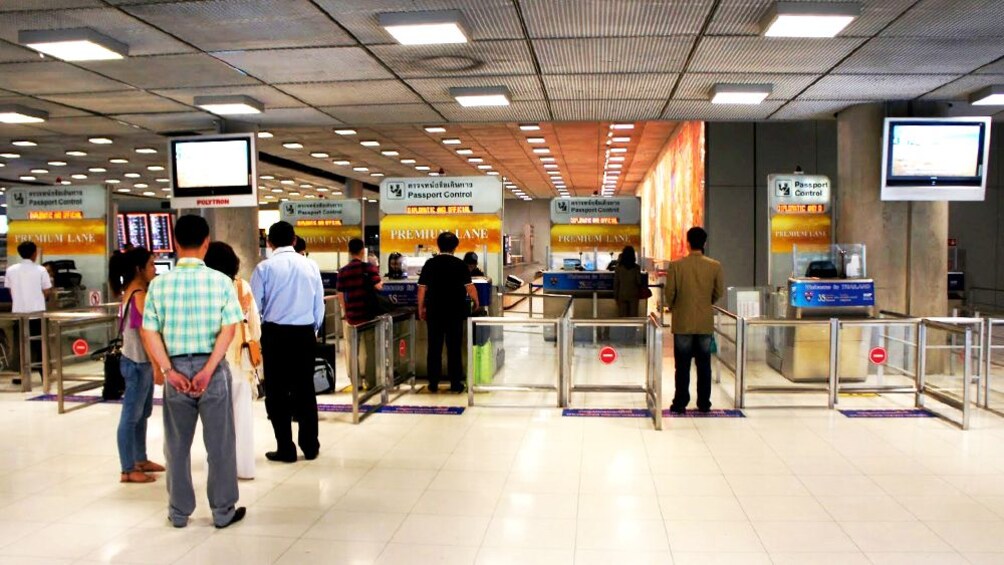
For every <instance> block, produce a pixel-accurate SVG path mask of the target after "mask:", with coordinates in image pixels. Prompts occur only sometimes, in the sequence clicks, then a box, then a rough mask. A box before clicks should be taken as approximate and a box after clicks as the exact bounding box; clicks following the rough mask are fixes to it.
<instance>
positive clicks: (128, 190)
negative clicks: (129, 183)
mask: <svg viewBox="0 0 1004 565" xmlns="http://www.w3.org/2000/svg"><path fill="white" fill-rule="evenodd" d="M118 192H132V189H131V188H120V189H118Z"/></svg>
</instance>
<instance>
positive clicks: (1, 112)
mask: <svg viewBox="0 0 1004 565" xmlns="http://www.w3.org/2000/svg"><path fill="white" fill-rule="evenodd" d="M48 119H49V113H48V112H46V111H44V110H38V109H35V108H29V107H28V106H22V105H21V104H0V123H3V124H38V123H42V122H44V121H45V120H48Z"/></svg>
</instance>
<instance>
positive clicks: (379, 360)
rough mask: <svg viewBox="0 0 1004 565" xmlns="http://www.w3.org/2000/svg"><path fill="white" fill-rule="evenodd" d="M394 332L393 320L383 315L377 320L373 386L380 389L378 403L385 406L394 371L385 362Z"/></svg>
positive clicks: (388, 398)
mask: <svg viewBox="0 0 1004 565" xmlns="http://www.w3.org/2000/svg"><path fill="white" fill-rule="evenodd" d="M393 331H394V320H393V318H391V317H390V316H389V315H387V314H384V315H382V316H380V317H379V318H377V326H376V336H374V337H375V338H376V339H374V340H373V342H374V344H375V347H374V348H375V349H376V353H377V355H376V363H374V365H375V367H374V369H375V370H376V372H377V374H376V375H373V384H374V385H376V386H378V387H380V389H381V390H380V403H381V404H383V405H384V406H386V405H387V404H389V403H390V389H391V387H392V386H393V385H394V371H393V370H392V369H391V367H390V363H388V361H387V357H388V355H387V353H389V351H388V350H389V349H390V342H391V341H392V340H391V339H388V337H389V336H390V334H391V332H393Z"/></svg>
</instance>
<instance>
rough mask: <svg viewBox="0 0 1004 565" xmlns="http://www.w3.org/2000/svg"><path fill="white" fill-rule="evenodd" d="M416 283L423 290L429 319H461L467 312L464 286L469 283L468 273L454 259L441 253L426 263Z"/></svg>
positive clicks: (460, 263) (456, 259)
mask: <svg viewBox="0 0 1004 565" xmlns="http://www.w3.org/2000/svg"><path fill="white" fill-rule="evenodd" d="M418 284H420V285H422V286H425V287H426V289H427V290H426V298H425V301H426V309H427V311H428V315H429V316H430V317H436V318H463V317H465V316H466V315H467V314H469V313H470V311H469V309H468V306H467V289H466V287H467V285H469V284H471V272H470V269H468V268H467V265H465V264H464V262H463V261H462V260H460V259H459V258H458V257H454V256H453V255H448V254H445V253H441V254H439V255H436V256H435V257H433V258H431V259H429V260H428V261H426V262H425V265H424V266H423V267H422V274H421V276H420V277H419V279H418Z"/></svg>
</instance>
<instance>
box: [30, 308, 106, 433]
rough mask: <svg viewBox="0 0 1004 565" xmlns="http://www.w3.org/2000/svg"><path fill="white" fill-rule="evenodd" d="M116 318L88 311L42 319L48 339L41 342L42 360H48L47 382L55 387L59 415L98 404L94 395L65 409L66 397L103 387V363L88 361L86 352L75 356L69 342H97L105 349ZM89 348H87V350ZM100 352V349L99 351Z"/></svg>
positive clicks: (99, 400)
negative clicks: (52, 382) (48, 380)
mask: <svg viewBox="0 0 1004 565" xmlns="http://www.w3.org/2000/svg"><path fill="white" fill-rule="evenodd" d="M118 319H119V318H118V315H116V314H97V313H88V312H59V313H53V314H48V315H46V317H45V330H46V336H47V337H48V339H46V340H43V342H42V346H43V357H44V358H45V359H46V360H47V363H46V366H47V371H48V377H47V378H48V379H50V380H51V381H54V382H55V384H56V401H57V405H58V410H59V413H60V414H63V413H66V412H70V411H72V410H79V409H80V408H84V407H86V406H90V405H91V404H95V403H97V402H101V396H97V395H96V396H94V397H93V400H87V401H85V402H81V403H79V404H76V405H75V406H73V407H72V408H67V406H66V397H67V396H69V395H75V394H78V393H81V392H86V391H88V390H93V389H96V388H101V387H102V386H104V382H105V375H104V364H103V363H102V362H101V361H98V360H94V359H92V358H91V356H90V354H89V352H85V353H84V354H82V355H81V354H79V353H74V352H72V350H70V351H69V352H68V349H70V347H69V344H70V343H71V341H76V340H84V341H85V342H96V343H97V344H98V345H100V346H101V348H103V347H106V346H107V344H109V343H110V342H111V341H112V340H113V339H114V338H115V336H116V335H117V333H118ZM88 349H89V348H88ZM99 349H100V348H99Z"/></svg>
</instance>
